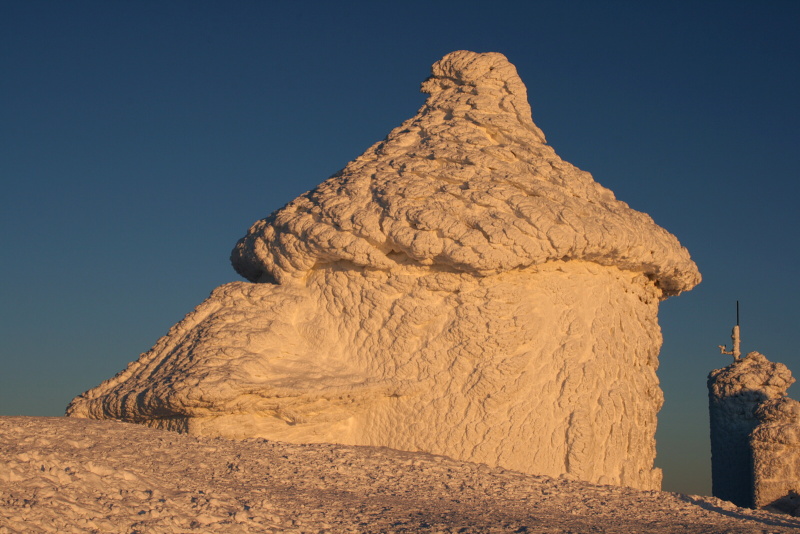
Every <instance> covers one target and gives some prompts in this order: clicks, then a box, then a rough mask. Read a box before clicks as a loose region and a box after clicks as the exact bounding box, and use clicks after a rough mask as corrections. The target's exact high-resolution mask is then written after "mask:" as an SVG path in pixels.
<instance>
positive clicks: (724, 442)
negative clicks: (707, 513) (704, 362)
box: [708, 352, 797, 506]
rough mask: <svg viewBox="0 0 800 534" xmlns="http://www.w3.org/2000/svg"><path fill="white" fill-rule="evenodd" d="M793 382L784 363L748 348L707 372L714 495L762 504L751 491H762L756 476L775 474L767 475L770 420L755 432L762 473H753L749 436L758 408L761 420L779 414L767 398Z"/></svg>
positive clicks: (783, 392)
mask: <svg viewBox="0 0 800 534" xmlns="http://www.w3.org/2000/svg"><path fill="white" fill-rule="evenodd" d="M793 383H794V378H793V377H792V373H791V371H789V369H788V368H787V367H786V366H785V365H783V364H781V363H774V362H771V361H769V360H767V358H766V357H765V356H764V355H763V354H760V353H758V352H751V353H749V354H748V355H747V356H746V357H744V358H742V359H740V360H736V361H734V362H733V363H732V364H731V365H729V366H728V367H724V368H722V369H717V370H715V371H712V372H711V373H710V374H709V377H708V392H709V412H710V422H711V475H712V492H713V494H714V496H715V497H719V498H720V499H725V500H726V501H731V502H733V503H736V504H738V505H739V506H754V505H756V504H758V505H763V504H766V503H763V502H762V503H756V502H755V497H754V495H756V494H758V493H759V492H760V490H757V489H756V486H755V478H759V479H762V478H763V476H768V478H770V479H771V480H772V479H774V476H773V475H766V471H767V470H768V469H769V465H772V464H771V461H770V460H768V459H767V457H766V456H765V454H766V455H767V456H768V455H769V453H768V452H767V451H768V450H769V449H770V448H771V447H772V445H771V441H770V438H769V437H768V436H769V435H770V434H771V430H770V429H771V428H772V427H771V426H770V425H769V423H768V424H767V426H766V427H764V428H762V430H761V431H760V432H759V434H758V435H759V436H763V438H764V441H762V442H761V444H760V445H759V447H760V449H761V455H762V458H761V460H759V462H758V463H759V465H760V466H761V467H759V468H757V469H756V470H755V472H758V470H759V469H762V470H764V473H762V474H761V475H754V459H753V450H752V448H751V444H750V437H751V434H752V433H753V431H754V430H755V429H756V426H757V425H758V424H759V417H758V413H762V412H763V414H764V415H762V417H766V419H765V420H770V418H772V419H773V420H774V417H776V416H777V415H774V416H773V415H771V414H778V412H780V410H776V409H775V408H772V406H773V404H771V402H773V401H775V400H779V399H783V398H784V396H785V395H786V390H787V389H788V388H789V386H791V385H792V384H793ZM777 406H783V404H782V403H781V404H778V405H777ZM777 426H780V423H777ZM767 427H769V429H768V428H767ZM796 454H797V453H795V455H796ZM796 457H797V456H795V458H796ZM787 475H788V473H787Z"/></svg>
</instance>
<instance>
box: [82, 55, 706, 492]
mask: <svg viewBox="0 0 800 534" xmlns="http://www.w3.org/2000/svg"><path fill="white" fill-rule="evenodd" d="M423 90H424V91H425V92H427V93H429V94H430V97H429V98H428V100H427V102H426V103H425V105H424V106H423V107H422V108H421V109H420V111H419V113H418V114H417V115H416V116H415V117H414V118H412V119H410V120H408V121H406V122H405V123H404V124H403V125H401V126H400V127H399V128H397V129H395V130H393V131H392V132H391V133H390V134H389V136H388V137H387V139H386V140H384V141H383V142H380V143H378V144H376V145H375V146H373V147H372V148H370V149H369V150H367V152H366V153H364V155H362V156H361V157H359V158H358V159H356V160H355V161H353V162H352V163H350V164H349V165H347V167H346V168H345V169H344V170H342V171H341V172H339V173H337V174H336V175H334V176H333V177H332V178H330V179H329V180H327V181H326V182H324V183H323V184H321V185H320V186H319V187H317V188H316V189H314V190H313V191H310V192H308V193H306V194H305V195H303V196H301V197H299V198H297V199H295V200H294V201H292V202H290V203H289V204H288V205H287V206H285V207H284V208H282V209H280V210H278V211H277V212H275V213H273V214H272V215H271V216H270V217H268V218H266V219H264V220H261V221H258V222H257V223H256V224H255V225H253V227H252V228H251V229H250V231H249V232H248V234H247V235H246V236H245V237H244V238H243V239H242V240H240V241H239V243H238V244H237V245H236V248H235V249H234V251H233V255H232V261H233V264H234V266H235V268H236V270H237V271H238V272H239V273H240V274H242V275H243V276H244V277H246V278H247V279H249V280H250V281H251V282H255V283H245V282H236V283H231V284H227V285H224V286H221V287H220V288H218V289H216V290H215V291H214V293H212V295H211V296H210V297H209V299H208V300H206V301H205V302H204V303H202V304H201V305H200V306H198V307H197V309H196V310H195V311H194V312H193V313H191V314H189V315H188V316H187V317H186V319H184V320H183V321H182V322H180V323H178V324H177V325H175V326H174V327H173V328H172V329H171V330H170V332H169V333H168V334H167V336H165V337H164V338H162V339H161V340H160V341H159V342H158V343H157V344H156V346H155V347H154V348H153V349H152V350H151V351H150V352H148V353H146V354H144V355H142V357H141V358H140V359H139V360H138V361H136V362H133V363H131V364H130V365H129V367H128V368H127V369H126V370H125V371H123V372H121V373H120V374H119V375H117V376H116V377H114V378H112V379H110V380H108V381H106V382H104V383H103V384H101V385H100V386H98V387H96V388H94V389H92V390H90V391H88V392H87V393H85V394H83V395H81V396H80V397H78V398H76V399H75V400H74V401H73V402H72V404H71V405H70V407H69V408H68V414H69V415H72V416H78V417H91V418H114V419H122V420H126V421H133V422H138V423H144V424H147V425H150V426H153V427H158V428H168V429H175V430H181V431H188V432H189V433H193V434H199V435H208V436H226V437H234V438H246V437H266V438H270V439H279V440H285V441H291V442H335V443H343V444H354V445H385V446H389V447H393V448H397V449H404V450H412V451H413V450H421V451H427V452H431V453H436V454H443V455H447V456H451V457H453V458H458V459H463V460H470V461H477V462H485V463H487V464H488V465H491V466H495V465H500V466H503V467H506V468H511V469H516V470H520V471H524V472H527V473H537V474H543V475H552V476H555V475H567V476H569V477H573V478H577V479H582V480H586V481H591V482H600V483H609V484H622V485H629V486H633V487H639V488H648V489H654V488H658V487H659V484H660V472H659V471H658V470H657V469H653V460H654V456H655V443H654V438H653V436H654V433H655V429H656V414H657V412H658V410H659V408H660V406H661V403H662V395H661V390H660V388H659V386H658V380H657V378H656V374H655V371H656V367H657V357H658V351H659V348H660V345H661V333H660V329H659V327H658V323H657V312H658V303H659V301H660V300H661V299H663V298H665V297H666V296H668V295H674V294H678V293H680V292H681V291H684V290H688V289H691V287H693V286H694V284H696V283H697V282H698V281H699V273H698V271H697V268H696V266H695V265H694V263H693V262H692V261H691V259H690V258H689V255H688V253H687V252H686V250H685V249H684V248H683V247H681V246H680V244H679V243H678V241H677V239H675V237H674V236H672V235H671V234H669V233H668V232H666V231H665V230H663V229H662V228H660V227H658V226H656V225H655V223H653V221H652V220H651V219H650V217H648V216H647V215H645V214H642V213H639V212H636V211H634V210H632V209H630V208H629V207H628V206H627V205H626V204H625V203H623V202H620V201H618V200H616V199H615V198H614V195H613V194H612V193H611V192H610V191H609V190H607V189H605V188H603V187H602V186H600V185H599V184H597V183H595V182H594V181H593V180H592V178H591V176H590V175H589V174H588V173H586V172H583V171H580V170H579V169H577V168H575V167H573V166H572V165H570V164H568V163H566V162H564V161H562V160H561V159H560V158H559V157H558V156H557V155H556V154H555V152H554V151H553V149H552V148H550V147H549V146H547V145H546V144H545V142H544V136H543V134H542V133H541V131H540V130H539V129H538V128H537V127H536V126H535V125H534V124H533V122H532V120H531V117H530V108H529V106H528V103H527V97H526V91H525V87H524V85H523V84H522V82H521V81H520V79H519V77H518V76H517V73H516V70H515V69H514V67H513V66H512V65H511V64H510V63H508V61H507V60H506V59H505V57H503V56H502V55H500V54H475V53H472V52H464V51H461V52H454V53H452V54H449V55H448V56H446V57H445V58H443V59H442V60H441V61H439V62H438V63H436V64H435V65H434V66H433V75H432V76H431V77H430V78H429V79H428V80H426V81H425V82H424V84H423Z"/></svg>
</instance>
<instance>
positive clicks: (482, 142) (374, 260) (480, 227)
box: [231, 51, 700, 296]
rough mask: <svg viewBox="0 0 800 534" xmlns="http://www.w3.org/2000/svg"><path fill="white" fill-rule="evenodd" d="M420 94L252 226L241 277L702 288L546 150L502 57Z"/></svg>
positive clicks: (432, 80)
mask: <svg viewBox="0 0 800 534" xmlns="http://www.w3.org/2000/svg"><path fill="white" fill-rule="evenodd" d="M422 91H423V92H425V93H428V94H429V95H430V96H429V97H428V99H427V101H426V102H425V104H424V105H423V106H422V108H421V109H420V110H419V112H418V113H417V115H416V116H414V117H413V118H411V119H409V120H407V121H405V122H404V123H403V124H402V125H401V126H399V127H398V128H395V129H394V130H392V132H391V133H390V134H389V135H388V137H387V138H386V139H385V140H383V141H382V142H379V143H377V144H375V145H373V146H372V147H370V148H369V149H368V150H367V151H366V152H365V153H364V154H363V155H362V156H360V157H359V158H357V159H356V160H354V161H352V162H351V163H349V164H348V165H347V166H346V167H345V168H344V169H343V170H342V171H340V172H339V173H337V174H335V175H334V176H332V177H331V178H329V179H328V180H326V181H325V182H324V183H322V184H321V185H319V186H318V187H317V188H315V189H313V190H312V191H309V192H308V193H306V194H304V195H302V196H300V197H299V198H297V199H295V200H293V201H292V202H290V203H289V204H287V205H286V206H284V207H283V208H281V209H279V210H278V211H276V212H274V213H273V214H272V215H270V216H269V217H267V218H266V219H263V220H260V221H258V222H256V223H255V224H254V225H253V226H252V227H251V228H250V230H249V232H248V233H247V235H246V236H245V237H244V238H242V239H241V240H240V241H239V242H238V243H237V245H236V247H235V248H234V250H233V253H232V257H231V260H232V262H233V265H234V268H235V269H236V270H237V272H239V273H240V274H241V275H242V276H244V277H245V278H247V279H249V280H251V281H262V282H265V281H270V282H275V281H277V282H280V283H287V282H291V281H292V280H293V279H300V278H302V276H303V274H304V273H305V272H307V271H308V270H310V269H314V268H315V267H318V266H321V265H324V264H328V263H332V262H337V261H345V262H350V263H352V264H354V265H356V266H360V267H366V268H375V269H391V268H392V267H393V266H395V265H396V264H398V263H400V262H402V263H406V262H408V261H413V262H417V263H419V264H422V265H430V266H437V267H438V268H441V269H449V270H456V271H462V272H467V273H471V274H474V275H476V276H488V275H492V274H496V273H501V272H504V271H508V270H511V269H517V268H525V267H530V266H534V265H538V264H543V263H546V262H549V261H557V260H567V261H568V260H585V261H591V262H595V263H599V264H601V265H608V266H617V267H619V268H621V269H625V270H630V271H634V272H642V273H644V274H646V275H647V276H649V277H650V278H652V279H653V280H655V282H656V284H657V285H658V286H659V287H660V288H661V290H662V291H663V293H664V295H665V296H669V295H674V294H678V293H680V292H681V291H685V290H688V289H691V288H692V287H694V286H695V285H696V284H697V283H698V282H699V281H700V273H699V272H698V270H697V266H696V265H695V264H694V262H693V261H692V260H691V259H690V257H689V253H688V252H687V250H686V249H685V248H684V247H682V246H681V245H680V243H679V242H678V240H677V239H676V238H675V237H674V236H673V235H672V234H670V233H669V232H667V231H666V230H664V229H663V228H661V227H660V226H658V225H656V224H655V223H654V222H653V220H652V219H651V218H650V217H649V216H648V215H646V214H644V213H641V212H638V211H635V210H633V209H631V208H630V207H629V206H628V205H627V204H625V203H624V202H622V201H619V200H617V199H616V198H615V197H614V194H613V193H612V192H611V191H610V190H608V189H606V188H605V187H603V186H601V185H600V184H598V183H596V182H595V181H594V180H593V179H592V176H591V175H590V174H589V173H587V172H584V171H581V170H580V169H578V168H576V167H574V166H573V165H571V164H569V163H567V162H565V161H563V160H562V159H561V158H560V157H558V155H556V153H555V151H554V150H553V149H552V148H551V147H550V146H549V145H547V144H546V141H545V137H544V135H543V134H542V132H541V130H539V128H537V127H536V125H535V124H534V123H533V121H532V119H531V110H530V106H529V104H528V101H527V91H526V89H525V85H524V84H523V83H522V81H521V80H520V78H519V76H518V74H517V71H516V68H515V67H514V66H513V65H512V64H511V63H509V62H508V60H507V59H506V58H505V56H503V55H502V54H498V53H485V54H479V53H474V52H468V51H457V52H453V53H451V54H448V55H446V56H445V57H444V58H442V59H441V60H440V61H438V62H436V63H435V64H434V65H433V68H432V75H431V76H430V77H429V78H428V79H427V80H425V82H423V84H422Z"/></svg>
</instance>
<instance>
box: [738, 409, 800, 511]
mask: <svg viewBox="0 0 800 534" xmlns="http://www.w3.org/2000/svg"><path fill="white" fill-rule="evenodd" d="M756 415H757V416H758V419H759V422H760V424H759V425H758V426H757V427H756V428H755V430H753V433H752V435H751V437H750V445H751V447H752V449H753V477H754V492H753V502H754V504H755V506H757V507H762V506H767V505H774V506H777V507H779V508H782V509H783V510H784V511H787V512H790V513H792V514H793V515H800V402H797V401H796V400H794V399H790V398H788V397H781V398H778V399H774V400H770V401H767V402H765V403H764V404H762V405H761V406H759V407H758V409H757V410H756Z"/></svg>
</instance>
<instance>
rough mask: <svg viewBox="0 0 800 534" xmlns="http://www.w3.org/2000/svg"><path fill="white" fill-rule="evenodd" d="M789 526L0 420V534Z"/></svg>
mask: <svg viewBox="0 0 800 534" xmlns="http://www.w3.org/2000/svg"><path fill="white" fill-rule="evenodd" d="M798 528H800V520H798V519H795V518H792V517H789V516H785V515H784V516H780V515H776V514H770V513H768V512H765V511H761V510H747V509H741V508H737V507H736V506H734V505H732V504H731V503H728V502H725V501H720V500H719V499H715V498H713V497H697V496H687V495H679V494H676V493H661V492H651V491H639V490H635V489H631V488H623V487H618V486H616V487H615V486H598V485H593V484H589V483H586V482H578V481H569V480H564V479H555V478H549V477H544V476H535V475H526V474H523V473H519V472H515V471H509V470H505V469H502V468H498V467H495V468H490V467H487V466H486V465H481V464H474V463H469V462H461V461H456V460H451V459H449V458H445V457H442V456H434V455H431V454H426V453H421V452H416V453H412V452H402V451H396V450H391V449H386V448H384V447H353V446H346V445H331V444H316V445H294V444H289V443H280V442H274V441H267V440H261V439H253V440H247V441H231V440H222V439H213V438H207V437H195V436H187V435H179V434H175V433H173V432H164V431H159V430H154V429H150V428H144V427H142V426H136V425H129V424H125V423H118V422H115V421H87V420H80V419H67V418H22V417H14V418H9V417H0V533H2V534H17V533H25V534H29V533H31V534H41V533H50V532H52V533H58V534H63V533H68V532H69V533H72V532H102V533H126V534H127V533H134V532H140V533H159V534H161V533H163V534H170V533H181V534H186V533H189V532H196V533H202V534H210V533H224V534H231V533H235V534H246V533H260V534H265V533H309V532H319V533H330V534H338V533H350V532H352V533H375V534H378V533H381V534H384V533H386V534H388V533H444V532H447V533H455V532H461V533H469V534H478V533H480V534H489V533H495V534H501V533H510V532H527V533H529V534H533V533H542V534H544V533H547V534H557V533H561V534H565V533H577V532H580V533H589V532H603V533H606V534H630V533H637V534H660V533H664V534H676V533H692V534H719V533H721V532H725V533H728V534H753V533H764V532H768V533H774V534H778V533H790V532H795V533H796V532H797V529H798Z"/></svg>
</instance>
